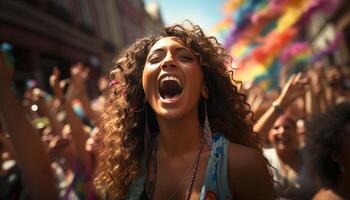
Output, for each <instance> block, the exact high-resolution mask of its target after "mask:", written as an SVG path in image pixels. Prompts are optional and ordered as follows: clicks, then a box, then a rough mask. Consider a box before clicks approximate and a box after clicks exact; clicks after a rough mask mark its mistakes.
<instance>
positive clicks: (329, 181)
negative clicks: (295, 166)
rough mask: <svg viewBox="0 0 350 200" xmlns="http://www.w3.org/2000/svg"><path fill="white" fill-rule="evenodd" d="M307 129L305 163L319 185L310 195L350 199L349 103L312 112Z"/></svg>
mask: <svg viewBox="0 0 350 200" xmlns="http://www.w3.org/2000/svg"><path fill="white" fill-rule="evenodd" d="M307 132H308V135H307V138H306V149H307V152H308V154H307V155H308V160H309V164H310V166H311V167H312V169H314V172H315V175H316V177H317V180H318V182H319V183H320V185H321V187H322V188H321V189H320V190H319V191H318V193H317V194H316V195H315V196H314V198H313V199H314V200H326V199H327V200H343V199H350V190H349V188H350V151H349V149H350V103H349V102H343V103H340V104H338V105H335V106H334V107H331V108H329V109H328V110H327V111H326V112H325V113H322V114H321V115H319V116H314V118H313V119H312V121H311V122H310V123H309V124H307Z"/></svg>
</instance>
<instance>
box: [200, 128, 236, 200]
mask: <svg viewBox="0 0 350 200" xmlns="http://www.w3.org/2000/svg"><path fill="white" fill-rule="evenodd" d="M229 144H230V141H229V140H227V139H226V138H225V137H224V136H223V135H221V134H215V135H214V136H213V144H212V150H211V153H210V156H209V160H208V165H207V170H206V174H205V179H204V184H203V187H202V189H201V194H200V200H207V199H232V195H231V192H230V187H229V184H228V147H229Z"/></svg>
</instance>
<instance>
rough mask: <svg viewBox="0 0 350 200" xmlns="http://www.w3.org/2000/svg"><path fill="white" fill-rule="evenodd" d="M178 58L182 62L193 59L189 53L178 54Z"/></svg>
mask: <svg viewBox="0 0 350 200" xmlns="http://www.w3.org/2000/svg"><path fill="white" fill-rule="evenodd" d="M179 59H180V60H181V61H184V62H191V61H193V57H192V56H189V55H180V56H179Z"/></svg>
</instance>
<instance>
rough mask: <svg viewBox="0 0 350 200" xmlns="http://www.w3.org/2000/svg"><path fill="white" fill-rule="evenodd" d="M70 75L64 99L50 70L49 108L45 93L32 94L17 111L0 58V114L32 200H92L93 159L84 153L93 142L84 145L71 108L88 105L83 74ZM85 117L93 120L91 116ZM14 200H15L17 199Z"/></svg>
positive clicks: (85, 136)
mask: <svg viewBox="0 0 350 200" xmlns="http://www.w3.org/2000/svg"><path fill="white" fill-rule="evenodd" d="M71 72H72V75H71V76H72V77H71V84H70V87H69V93H68V94H65V93H64V90H63V88H64V84H61V81H60V80H59V74H60V72H59V70H58V69H57V68H55V69H54V70H53V74H52V76H51V77H50V84H51V86H52V87H53V91H54V96H53V99H52V102H47V100H48V99H50V98H47V94H45V92H44V91H41V90H40V89H38V88H31V89H30V90H28V91H27V92H26V98H27V99H26V100H25V102H26V103H25V104H24V107H21V106H20V104H19V103H18V102H17V100H16V98H15V96H14V94H13V91H11V79H12V74H13V69H11V68H8V67H7V66H5V64H4V62H3V58H1V63H0V78H1V80H2V81H3V82H2V84H1V86H0V114H1V116H2V117H3V119H4V125H5V126H6V128H7V130H8V133H9V135H10V139H9V141H10V143H11V146H13V150H14V154H15V155H16V157H15V158H16V159H15V160H16V163H18V169H19V170H18V171H19V174H20V175H21V177H22V178H21V180H22V181H23V188H24V190H25V193H26V194H27V196H28V197H29V198H31V199H57V198H60V199H96V198H97V196H96V195H95V190H94V186H93V182H92V174H93V169H94V166H95V159H94V157H93V155H92V151H89V150H87V147H88V146H89V149H90V150H92V147H91V146H93V142H89V145H88V144H87V141H88V139H90V138H89V134H88V133H87V132H86V130H87V129H86V128H85V125H84V124H83V122H82V119H80V118H79V117H78V115H79V114H81V113H79V110H78V109H76V107H77V106H76V105H74V101H75V99H78V100H76V101H80V102H82V103H81V104H84V105H86V104H89V103H90V102H89V101H88V99H87V98H86V96H87V95H86V91H84V90H85V88H84V81H85V80H86V77H87V74H88V70H87V69H86V68H85V67H83V66H82V65H80V64H79V65H77V66H73V67H72V68H71ZM73 98H75V99H73ZM84 101H85V102H84ZM72 104H73V105H72ZM84 105H81V106H84ZM72 106H73V107H74V106H75V107H74V108H75V109H73V107H72ZM89 106H90V105H89ZM23 108H24V109H23ZM88 109H89V108H85V109H84V111H85V110H88ZM25 111H26V112H25ZM90 111H91V110H88V111H87V112H85V113H89V112H90ZM60 112H63V113H65V120H58V114H59V113H60ZM89 114H91V115H90V116H89V117H91V118H92V117H95V116H93V113H92V112H90V113H89ZM27 116H30V117H27ZM44 119H45V120H44ZM94 119H95V118H94ZM94 119H92V120H94ZM31 120H32V121H31ZM89 130H91V129H89ZM95 132H96V130H95ZM40 137H41V138H40ZM23 142H24V143H23ZM52 170H53V172H54V173H52ZM5 181H6V180H5ZM9 194H10V193H9ZM15 194H16V193H15ZM18 194H20V193H18ZM27 196H25V197H27ZM14 198H15V199H18V195H17V196H14Z"/></svg>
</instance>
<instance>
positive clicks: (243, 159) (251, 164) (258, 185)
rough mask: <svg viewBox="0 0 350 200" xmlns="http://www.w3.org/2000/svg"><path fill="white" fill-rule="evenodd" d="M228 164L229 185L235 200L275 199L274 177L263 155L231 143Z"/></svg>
mask: <svg viewBox="0 0 350 200" xmlns="http://www.w3.org/2000/svg"><path fill="white" fill-rule="evenodd" d="M228 162H229V171H228V173H229V174H228V177H229V185H230V190H231V194H232V198H233V199H239V200H250V199H260V200H272V199H275V198H274V197H275V195H274V186H273V181H272V177H271V174H270V173H269V170H268V167H267V163H266V162H265V161H264V158H263V155H262V153H259V152H258V151H256V150H253V149H251V148H248V147H245V146H242V145H239V144H234V143H230V146H229V160H228Z"/></svg>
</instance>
